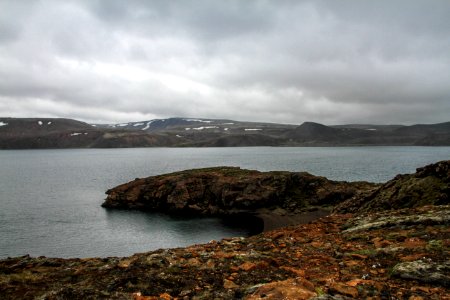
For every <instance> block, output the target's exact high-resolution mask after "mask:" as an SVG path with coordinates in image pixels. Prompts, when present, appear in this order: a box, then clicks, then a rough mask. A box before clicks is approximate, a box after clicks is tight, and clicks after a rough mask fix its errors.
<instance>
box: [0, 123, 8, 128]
mask: <svg viewBox="0 0 450 300" xmlns="http://www.w3.org/2000/svg"><path fill="white" fill-rule="evenodd" d="M6 125H8V123H5V122H0V127H1V126H6Z"/></svg>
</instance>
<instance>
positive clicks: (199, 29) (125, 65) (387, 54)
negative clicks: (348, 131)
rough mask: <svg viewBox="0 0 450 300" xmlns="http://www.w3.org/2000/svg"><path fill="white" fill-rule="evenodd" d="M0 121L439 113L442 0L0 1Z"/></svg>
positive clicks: (445, 82)
mask: <svg viewBox="0 0 450 300" xmlns="http://www.w3.org/2000/svg"><path fill="white" fill-rule="evenodd" d="M0 117H62V118H73V119H78V120H82V121H86V122H92V123H121V122H129V121H143V120H151V119H157V118H168V117H195V118H199V117H202V118H220V119H232V120H240V121H258V122H275V123H287V124H301V123H303V122H305V121H313V122H319V123H323V124H329V125H332V124H348V123H372V124H405V125H408V124H417V123H439V122H447V121H450V1H448V0H442V1H439V0H420V1H419V0H404V1H401V0H380V1H360V0H354V1H348V0H342V1H335V0H329V1H321V0H311V1H302V0H272V1H258V0H240V1H235V0H203V1H201V0H198V1H194V0H192V1H190V0H178V1H177V0H173V1H167V0H160V1H159V0H78V1H75V0H73V1H72V0H64V1H60V0H54V1H52V0H40V1H39V0H36V1H35V0H0Z"/></svg>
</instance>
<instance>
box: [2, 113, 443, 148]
mask: <svg viewBox="0 0 450 300" xmlns="http://www.w3.org/2000/svg"><path fill="white" fill-rule="evenodd" d="M240 146H292V147H296V146H329V147H330V146H450V122H443V123H436V124H415V125H409V126H407V125H371V124H349V125H331V126H328V125H323V124H320V123H316V122H304V123H302V124H300V125H293V124H277V123H263V122H242V121H234V120H228V119H209V118H181V117H178V118H168V119H154V120H147V121H139V122H128V123H117V124H88V123H85V122H81V121H77V120H72V119H63V118H0V149H46V148H129V147H240Z"/></svg>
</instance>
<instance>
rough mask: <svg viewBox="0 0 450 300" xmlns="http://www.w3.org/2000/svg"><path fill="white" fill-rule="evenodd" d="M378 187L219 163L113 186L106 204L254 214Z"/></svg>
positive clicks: (326, 202) (324, 202) (333, 200)
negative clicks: (220, 165) (218, 164)
mask: <svg viewBox="0 0 450 300" xmlns="http://www.w3.org/2000/svg"><path fill="white" fill-rule="evenodd" d="M376 186H377V185H376V184H371V183H367V182H354V183H349V182H338V181H331V180H328V179H326V178H324V177H319V176H313V175H311V174H308V173H305V172H258V171H251V170H243V169H240V168H236V167H215V168H206V169H196V170H187V171H182V172H177V173H171V174H166V175H161V176H152V177H148V178H143V179H136V180H134V181H131V182H128V183H126V184H122V185H119V186H117V187H115V188H113V189H110V190H108V191H107V192H106V193H107V194H108V197H107V198H106V200H105V202H104V203H103V206H104V207H107V208H124V209H141V210H151V211H159V212H168V213H179V214H189V215H229V214H235V213H243V212H252V213H253V212H255V211H258V210H260V209H264V210H265V211H266V212H267V211H275V212H278V213H279V214H284V213H300V212H302V211H307V210H314V209H316V208H318V207H332V206H333V205H335V204H337V203H339V202H341V201H344V200H346V199H351V198H352V197H361V196H362V195H365V194H367V193H369V192H370V191H372V190H373V189H374V188H376Z"/></svg>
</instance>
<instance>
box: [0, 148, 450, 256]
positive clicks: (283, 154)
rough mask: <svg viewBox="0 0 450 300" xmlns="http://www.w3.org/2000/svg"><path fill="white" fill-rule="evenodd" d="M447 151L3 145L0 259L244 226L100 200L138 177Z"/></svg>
mask: <svg viewBox="0 0 450 300" xmlns="http://www.w3.org/2000/svg"><path fill="white" fill-rule="evenodd" d="M444 159H450V147H436V148H431V147H357V148H354V147H348V148H271V147H257V148H254V147H252V148H195V149H194V148H181V149H179V148H139V149H77V150H75V149H74V150H21V151H0V258H1V257H7V256H17V255H24V254H31V255H33V256H38V255H45V256H57V257H91V256H123V255H130V254H132V253H135V252H143V251H148V250H154V249H158V248H167V247H180V246H186V245H189V244H195V243H203V242H207V241H209V240H212V239H221V238H223V237H228V236H245V235H247V234H248V231H247V230H246V229H243V228H230V227H227V226H225V225H224V224H223V223H222V222H221V220H218V219H212V218H211V219H194V220H188V219H179V218H178V219H177V218H171V217H168V216H165V215H160V214H148V213H142V212H133V211H111V210H105V209H103V208H101V207H100V204H101V203H102V202H103V199H104V198H105V195H104V192H105V191H106V190H107V189H109V188H111V187H114V186H116V185H118V184H121V183H124V182H127V181H130V180H132V179H134V178H136V177H146V176H150V175H156V174H161V173H166V172H172V171H178V170H183V169H189V168H197V167H208V166H219V165H226V166H240V167H242V168H249V169H257V170H261V171H268V170H288V171H308V172H310V173H312V174H315V175H322V176H326V177H328V178H330V179H336V180H350V181H353V180H368V181H375V182H383V181H386V180H389V179H391V178H392V177H393V176H394V175H396V174H398V173H412V172H414V171H415V168H417V167H420V166H423V165H426V164H428V163H432V162H436V161H439V160H444Z"/></svg>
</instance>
